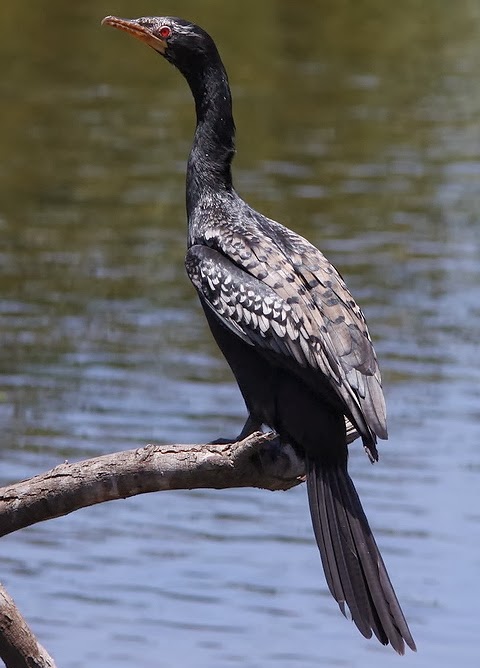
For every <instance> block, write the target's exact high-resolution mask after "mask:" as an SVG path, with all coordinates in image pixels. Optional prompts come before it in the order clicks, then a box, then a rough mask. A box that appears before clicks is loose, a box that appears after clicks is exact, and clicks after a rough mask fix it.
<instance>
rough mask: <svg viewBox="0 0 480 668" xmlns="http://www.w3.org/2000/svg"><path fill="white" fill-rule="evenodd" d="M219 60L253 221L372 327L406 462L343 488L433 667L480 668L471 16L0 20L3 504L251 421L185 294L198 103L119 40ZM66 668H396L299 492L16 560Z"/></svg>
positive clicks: (151, 503)
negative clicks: (342, 282) (347, 299)
mask: <svg viewBox="0 0 480 668" xmlns="http://www.w3.org/2000/svg"><path fill="white" fill-rule="evenodd" d="M158 13H163V14H175V15H180V16H183V17H185V18H189V19H192V20H194V21H196V22H198V23H200V24H201V25H202V26H203V27H204V28H206V29H207V30H208V31H209V32H211V33H212V35H213V36H214V38H215V39H216V41H217V44H218V46H219V49H220V50H221V53H222V55H223V58H224V61H225V63H226V66H227V69H228V72H229V76H230V80H231V84H232V88H233V94H234V103H235V108H234V111H235V118H236V122H237V127H238V137H237V140H238V141H237V145H238V157H237V158H236V161H235V171H234V173H235V182H236V186H237V189H238V190H239V192H240V193H241V194H242V195H243V196H244V197H245V198H246V199H247V200H248V201H249V202H250V203H251V204H252V205H254V206H255V207H257V208H258V209H260V210H261V211H262V212H263V213H265V214H267V215H269V216H271V217H273V218H276V219H278V220H281V221H282V222H283V223H285V224H287V225H289V226H291V227H292V228H294V229H295V230H296V231H298V232H300V233H301V234H303V235H305V236H307V237H309V239H311V240H312V241H313V242H314V243H315V244H316V245H317V246H319V247H320V248H321V249H322V250H323V251H324V252H325V253H326V254H327V256H328V257H329V259H330V260H331V261H332V262H333V263H334V264H335V265H336V266H337V267H338V268H339V269H340V271H341V272H342V274H343V275H344V277H345V278H346V280H347V282H348V284H349V286H350V288H351V290H352V292H353V294H354V295H355V297H356V298H357V300H358V301H359V302H360V303H361V305H362V307H363V308H364V311H365V312H366V315H367V317H368V321H369V325H370V329H371V332H372V334H373V337H374V341H375V345H376V349H377V352H378V355H379V358H380V361H381V367H382V372H383V378H384V385H385V388H386V395H387V401H388V409H389V427H390V440H389V441H388V442H387V443H381V444H380V445H381V460H380V463H379V464H378V465H377V466H374V467H372V466H370V464H369V463H368V461H367V459H366V457H365V456H364V454H363V452H362V448H361V447H360V446H359V444H358V443H357V444H355V445H354V446H353V447H352V448H351V473H352V476H353V478H354V480H355V481H356V484H357V488H358V490H359V493H360V495H361V497H362V499H363V502H364V506H365V508H366V511H367V515H368V516H369V518H370V521H371V524H372V527H373V528H374V531H375V533H376V536H377V540H378V542H379V544H380V546H381V549H382V552H383V555H384V558H385V560H386V562H387V566H388V568H389V571H390V575H391V577H392V580H393V582H394V584H395V587H396V590H397V593H398V596H399V598H400V600H401V603H402V606H403V609H404V611H405V614H406V616H407V618H408V620H409V622H410V626H411V629H412V632H413V635H414V637H415V639H416V641H417V644H418V650H419V651H418V654H417V655H413V654H411V653H410V655H409V656H408V657H407V658H405V659H404V660H403V661H404V662H405V663H404V665H405V666H406V665H408V666H414V667H422V668H429V667H433V666H435V667H445V668H447V667H448V668H451V666H452V665H461V666H462V667H463V668H473V667H474V666H478V665H479V650H478V634H479V631H480V628H479V624H478V596H479V594H480V591H479V584H478V582H479V577H478V576H479V572H480V510H479V504H478V500H479V497H478V489H479V484H480V449H479V447H478V441H479V437H480V427H479V418H480V402H479V398H480V369H479V365H478V339H479V335H480V288H479V285H480V233H479V217H480V212H479V196H480V179H479V177H480V126H479V121H480V93H479V91H480V5H479V4H478V2H477V0H459V1H458V2H455V3H453V2H448V1H446V0H445V1H444V0H404V1H403V2H400V3H385V2H382V0H360V1H359V0H316V1H315V2H314V1H313V0H296V2H295V3H292V2H289V1H287V0H262V2H258V1H256V2H253V1H251V0H243V2H241V3H225V2H221V1H220V0H203V1H202V2H201V3H198V2H195V1H194V0H175V2H172V1H171V0H166V1H165V3H164V4H163V5H162V4H161V3H160V4H159V3H158V2H150V1H147V0H137V1H136V2H127V1H126V0H110V1H109V2H107V1H106V0H100V1H99V0H95V2H93V1H92V0H83V2H81V3H65V2H62V1H60V0H48V1H46V0H37V1H36V2H35V3H32V2H29V1H28V0H16V1H15V2H13V1H12V0H4V1H3V2H2V3H1V5H0V63H1V68H2V71H3V75H2V78H1V81H0V99H1V104H0V148H1V155H2V159H1V163H0V342H1V345H0V424H1V427H0V483H1V484H7V483H10V482H14V481H17V480H20V479H23V478H27V477H29V476H32V475H34V474H36V473H40V472H43V471H45V470H46V469H48V468H50V467H53V466H55V465H56V464H58V463H60V462H62V461H64V460H65V459H68V460H71V461H73V460H79V459H82V458H87V457H93V456H96V455H100V454H102V453H106V452H112V451H115V450H121V449H126V448H134V447H139V446H142V445H143V444H145V443H147V442H152V441H153V442H161V443H175V442H177V443H178V442H184V443H191V442H198V443H201V442H205V441H208V440H210V439H212V438H217V437H219V436H233V435H235V434H237V433H238V431H239V429H240V427H241V426H242V424H243V420H244V417H245V412H244V407H243V404H242V400H241V397H240V395H239V393H238V391H237V389H236V386H235V384H234V382H233V380H232V377H231V375H230V372H229V370H228V368H227V366H226V364H225V363H224V362H223V360H222V359H221V358H220V355H219V353H218V351H217V349H216V347H215V345H214V343H213V342H212V339H211V337H210V334H209V332H208V331H207V327H206V325H205V322H204V319H203V316H202V314H201V312H200V308H199V305H198V303H197V299H196V296H195V294H194V291H193V288H192V287H191V286H190V284H189V282H188V279H187V278H186V276H185V272H184V268H183V256H184V251H185V239H186V223H185V212H184V171H185V161H186V157H187V154H188V150H189V146H190V142H191V137H192V133H193V128H194V115H193V103H192V100H191V97H190V92H189V90H188V88H187V85H186V83H185V82H184V81H183V80H182V78H181V76H180V75H179V74H178V72H176V71H175V70H174V69H173V68H172V67H170V66H168V65H167V64H166V63H165V62H163V60H162V59H161V58H159V57H158V56H156V55H155V54H154V53H153V52H152V51H151V50H149V49H147V48H146V47H144V46H142V45H141V44H140V43H139V42H136V41H135V40H133V39H130V38H128V37H127V36H126V35H125V34H121V33H119V32H116V31H114V30H111V29H105V28H100V20H101V18H102V17H103V16H104V15H106V14H117V15H120V16H127V17H132V16H142V15H155V14H158ZM0 578H1V580H2V581H3V582H4V584H5V585H6V586H7V588H8V590H9V592H10V593H11V594H12V596H14V598H15V599H16V601H17V603H18V605H19V607H20V609H21V610H22V612H23V613H24V614H25V616H26V617H27V619H28V621H29V623H30V624H31V626H32V627H33V629H34V631H35V632H36V633H37V634H38V637H39V639H40V641H41V642H42V643H43V644H45V646H46V647H47V648H48V649H49V651H50V652H51V653H52V654H53V655H54V656H55V658H56V660H57V662H58V666H59V668H83V667H84V666H86V665H89V664H95V665H99V666H102V668H114V667H115V668H119V667H121V666H125V667H126V666H134V665H135V666H142V667H143V668H150V667H151V668H154V667H160V668H163V667H168V666H182V667H185V668H188V667H200V668H226V667H232V668H233V667H235V666H238V667H241V668H247V667H248V668H260V667H261V668H269V667H272V668H273V667H274V666H275V668H293V667H294V666H302V667H303V666H305V667H307V666H329V667H331V666H345V667H349V668H361V667H364V666H368V667H369V668H390V667H391V666H392V667H393V666H394V665H395V666H397V665H399V664H398V663H397V661H398V659H397V658H396V657H395V655H394V653H393V652H392V650H391V649H390V648H383V647H381V646H380V645H379V644H378V643H376V642H373V641H372V642H368V641H366V640H364V639H363V638H362V637H361V636H360V635H359V634H358V633H357V631H356V629H355V628H354V627H353V626H352V624H351V623H350V622H348V621H345V620H344V619H343V618H342V616H341V615H340V613H339V612H338V609H337V606H336V604H335V603H334V601H333V600H332V599H331V598H330V596H329V595H328V593H327V591H326V586H325V582H324V578H323V574H322V569H321V566H320V560H319V556H318V554H317V549H316V547H315V545H314V540H313V537H312V531H311V527H310V519H309V515H308V511H307V504H306V494H305V489H304V488H303V486H302V487H300V488H296V489H294V490H292V491H290V492H287V493H268V492H261V491H257V490H251V489H245V490H228V491H223V492H215V491H202V492H179V493H173V492H172V493H162V494H153V495H147V496H143V497H138V498H135V499H130V500H126V501H118V502H114V503H110V504H104V505H101V506H97V507H93V508H89V509H86V510H82V511H79V512H77V513H75V514H73V515H71V516H69V517H66V518H62V519H59V520H54V521H51V522H48V523H45V524H43V525H37V526H34V527H32V528H30V529H27V530H23V531H21V532H18V533H16V534H14V535H11V536H8V537H6V538H3V539H2V540H1V541H0Z"/></svg>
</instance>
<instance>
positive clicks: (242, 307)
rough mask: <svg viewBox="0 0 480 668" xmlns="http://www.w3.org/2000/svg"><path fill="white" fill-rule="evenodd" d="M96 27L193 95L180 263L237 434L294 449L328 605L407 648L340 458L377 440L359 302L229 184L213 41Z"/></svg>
mask: <svg viewBox="0 0 480 668" xmlns="http://www.w3.org/2000/svg"><path fill="white" fill-rule="evenodd" d="M102 25H107V26H111V27H113V28H116V29H118V30H121V31H124V32H127V33H129V34H130V35H132V36H133V37H136V38H137V39H139V40H140V41H141V42H143V43H144V44H147V45H148V46H149V47H151V48H152V49H153V50H154V51H156V52H157V53H158V54H160V55H161V56H163V57H164V58H165V59H166V60H167V61H168V62H169V63H171V64H172V65H174V66H175V67H176V68H177V69H178V70H179V71H180V73H181V74H182V75H183V76H184V77H185V79H186V81H187V83H188V85H189V86H190V89H191V92H192V94H193V99H194V102H195V109H196V129H195V134H194V138H193V143H192V147H191V150H190V154H189V157H188V162H187V168H186V209H187V220H188V244H187V253H186V257H185V268H186V272H187V274H188V277H189V278H190V280H191V282H192V284H193V286H194V287H195V289H196V291H197V293H198V296H199V299H200V303H201V306H202V308H203V311H204V313H205V316H206V319H207V322H208V325H209V327H210V330H211V332H212V334H213V337H214V339H215V341H216V343H217V345H218V347H219V348H220V350H221V352H222V353H223V355H224V357H225V359H226V361H227V362H228V364H229V366H230V368H231V370H232V372H233V374H234V376H235V379H236V381H237V384H238V386H239V389H240V392H241V394H242V396H243V399H244V402H245V405H246V408H247V413H248V417H247V420H246V423H245V425H244V427H243V429H242V431H241V434H240V436H239V438H245V437H246V436H248V435H250V434H253V433H254V432H255V431H258V430H260V429H261V428H262V427H268V428H270V429H272V430H274V432H276V434H277V435H278V438H279V440H280V442H281V443H282V444H285V445H287V444H289V445H291V446H292V447H293V448H294V449H295V451H296V452H297V453H298V454H299V455H300V456H301V457H302V458H303V459H304V461H305V469H306V480H307V495H308V500H309V507H310V514H311V519H312V524H313V531H314V535H315V538H316V542H317V545H318V548H319V551H320V556H321V561H322V564H323V569H324V572H325V578H326V582H327V585H328V588H329V590H330V592H331V594H332V596H333V597H334V599H335V600H336V601H337V603H338V605H339V607H340V610H341V611H342V612H343V614H344V615H345V616H349V617H350V618H351V619H352V620H353V622H354V624H355V625H356V626H357V628H358V630H359V631H360V633H361V634H362V635H363V636H364V637H365V638H371V637H372V634H373V635H375V636H376V638H377V639H378V640H379V641H380V643H382V644H383V645H388V644H390V645H391V646H392V647H393V649H394V650H396V652H398V653H399V654H404V652H405V646H408V647H409V648H410V649H412V650H413V651H416V646H415V642H414V640H413V637H412V635H411V633H410V630H409V627H408V624H407V621H406V619H405V616H404V614H403V612H402V609H401V607H400V604H399V602H398V599H397V596H396V594H395V591H394V589H393V586H392V584H391V581H390V578H389V576H388V573H387V570H386V567H385V564H384V562H383V559H382V556H381V554H380V551H379V549H378V547H377V544H376V542H375V539H374V537H373V534H372V531H371V529H370V526H369V523H368V520H367V518H366V516H365V513H364V511H363V508H362V505H361V502H360V499H359V496H358V494H357V491H356V489H355V486H354V483H353V481H352V479H351V477H350V475H349V473H348V468H347V464H348V447H347V446H348V441H349V439H348V436H347V428H348V427H350V429H349V431H351V430H352V428H354V430H355V432H356V433H357V435H359V436H360V437H361V438H362V441H363V446H364V448H365V451H366V453H367V454H368V456H369V458H370V460H371V461H372V462H375V461H377V459H378V452H377V446H376V443H377V438H380V439H386V438H387V427H386V409H385V400H384V395H383V390H382V383H381V376H380V371H379V366H378V362H377V357H376V354H375V351H374V348H373V344H372V341H371V338H370V335H369V332H368V328H367V324H366V320H365V317H364V314H363V312H362V310H361V309H360V308H359V307H358V306H357V304H356V302H355V300H354V299H353V297H352V295H351V294H350V292H349V290H348V288H347V286H346V284H345V282H344V280H343V278H342V277H341V275H340V274H339V272H338V271H337V270H336V269H335V268H334V266H333V265H332V264H331V263H330V262H329V261H328V260H327V259H326V257H325V256H324V255H323V254H322V253H321V251H320V250H318V249H317V248H316V247H315V246H314V245H312V244H311V243H310V242H309V241H307V240H306V239H305V238H303V237H302V236H300V235H299V234H297V233H295V232H294V231H292V230H290V229H289V228H287V227H285V226H283V225H281V224H280V223H278V222H275V221H274V220H271V219H270V218H267V217H266V216H264V215H262V214H261V213H259V212H257V211H256V210H254V209H253V208H252V207H251V206H249V205H248V204H247V203H246V202H245V201H244V200H243V199H242V198H241V197H240V195H239V194H238V193H237V192H236V190H235V188H234V185H233V182H232V169H231V166H232V160H233V157H234V154H235V123H234V120H233V112H232V96H231V90H230V86H229V81H228V76H227V73H226V70H225V67H224V65H223V62H222V60H221V57H220V54H219V52H218V49H217V47H216V44H215V42H214V40H213V39H212V37H211V36H210V35H209V34H208V33H207V32H206V31H205V30H203V29H202V28H201V27H200V26H198V25H196V24H194V23H191V22H189V21H186V20H184V19H181V18H177V17H172V16H163V17H141V18H136V19H124V18H120V17H115V16H107V17H105V18H104V19H103V21H102Z"/></svg>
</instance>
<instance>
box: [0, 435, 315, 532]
mask: <svg viewBox="0 0 480 668" xmlns="http://www.w3.org/2000/svg"><path fill="white" fill-rule="evenodd" d="M304 472H305V471H304V464H303V462H302V461H301V460H300V459H299V458H298V457H297V456H296V454H295V452H294V450H293V448H290V447H286V446H282V447H279V444H278V442H277V441H276V440H275V439H274V436H273V435H272V434H261V433H258V432H257V433H255V434H252V435H251V436H249V437H248V438H246V439H245V440H243V441H239V442H236V443H224V444H207V445H147V446H146V447H144V448H140V449H138V450H127V451H125V452H117V453H114V454H110V455H103V456H102V457H95V458H94V459H88V460H85V461H81V462H76V463H74V464H69V463H64V464H60V465H59V466H56V467H55V468H54V469H52V470H51V471H48V472H47V473H44V474H41V475H37V476H35V477H34V478H30V479H29V480H25V481H23V482H20V483H17V484H15V485H10V486H8V487H4V488H3V489H0V536H4V535H6V534H8V533H11V532H13V531H17V530H18V529H22V528H24V527H27V526H30V525H32V524H36V523H37V522H42V521H44V520H48V519H52V518H54V517H60V516H61V515H67V514H68V513H71V512H73V511H74V510H78V509H79V508H84V507H86V506H91V505H94V504H96V503H102V502H104V501H112V500H114V499H123V498H127V497H129V496H134V495H136V494H144V493H146V492H157V491H161V490H167V489H198V488H207V487H208V488H214V489H226V488H228V487H259V488H262V489H270V490H278V489H289V488H290V487H294V486H295V485H297V484H299V482H301V481H302V476H303V475H304Z"/></svg>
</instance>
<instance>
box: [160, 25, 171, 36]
mask: <svg viewBox="0 0 480 668" xmlns="http://www.w3.org/2000/svg"><path fill="white" fill-rule="evenodd" d="M158 34H159V35H160V37H163V39H167V37H170V35H171V34H172V29H171V28H169V26H162V27H161V28H160V30H159V31H158Z"/></svg>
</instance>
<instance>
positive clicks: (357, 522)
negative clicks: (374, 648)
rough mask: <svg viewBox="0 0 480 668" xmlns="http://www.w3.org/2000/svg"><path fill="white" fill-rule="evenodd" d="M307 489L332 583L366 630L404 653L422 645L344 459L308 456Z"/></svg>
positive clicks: (342, 606) (341, 602) (342, 603)
mask: <svg viewBox="0 0 480 668" xmlns="http://www.w3.org/2000/svg"><path fill="white" fill-rule="evenodd" d="M307 488H308V499H309V503H310V512H311V515H312V522H313V529H314V532H315V538H316V539H317V544H318V547H319V549H320V554H321V557H322V563H323V568H324V570H325V577H326V580H327V584H328V587H329V589H330V591H331V593H332V595H333V597H334V598H335V600H336V601H337V603H338V605H339V606H340V610H341V611H342V612H343V614H346V610H345V605H347V606H348V609H349V611H350V614H351V616H352V618H353V621H354V622H355V624H356V626H357V628H358V629H359V631H360V633H362V635H364V636H365V637H366V638H371V636H372V631H373V633H374V634H375V635H376V637H377V638H378V640H379V641H380V642H381V643H382V644H384V645H388V643H390V644H391V645H392V647H393V648H394V649H395V650H396V651H397V652H398V653H399V654H404V652H405V643H406V644H407V645H408V647H410V649H412V650H414V651H415V650H416V647H415V642H414V640H413V638H412V635H411V633H410V630H409V628H408V625H407V622H406V620H405V617H404V615H403V612H402V610H401V608H400V604H399V603H398V600H397V597H396V595H395V591H394V589H393V586H392V583H391V582H390V578H389V577H388V573H387V570H386V568H385V564H384V563H383V559H382V557H381V554H380V551H379V549H378V547H377V545H376V543H375V539H374V537H373V535H372V532H371V530H370V527H369V525H368V521H367V518H366V516H365V513H364V512H363V508H362V505H361V503H360V499H359V498H358V494H357V491H356V489H355V487H354V485H353V482H352V480H351V478H350V476H349V475H348V472H347V470H346V466H345V465H344V464H338V465H327V466H325V467H323V466H321V464H319V463H318V462H315V461H313V460H312V459H308V460H307Z"/></svg>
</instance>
